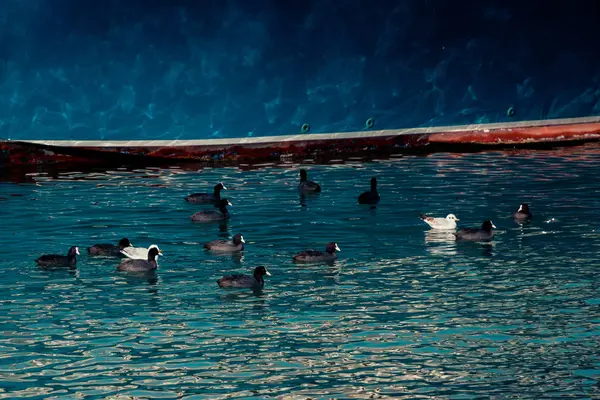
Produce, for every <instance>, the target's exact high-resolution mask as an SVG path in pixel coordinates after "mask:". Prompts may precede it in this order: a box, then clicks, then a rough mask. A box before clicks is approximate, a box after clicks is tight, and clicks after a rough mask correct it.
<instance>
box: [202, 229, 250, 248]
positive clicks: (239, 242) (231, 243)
mask: <svg viewBox="0 0 600 400" xmlns="http://www.w3.org/2000/svg"><path fill="white" fill-rule="evenodd" d="M244 243H246V241H245V240H244V237H243V236H242V234H241V233H237V234H235V235H234V236H233V238H232V240H224V239H221V240H213V241H212V242H208V243H206V244H205V245H204V248H205V249H207V250H214V251H242V250H244Z"/></svg>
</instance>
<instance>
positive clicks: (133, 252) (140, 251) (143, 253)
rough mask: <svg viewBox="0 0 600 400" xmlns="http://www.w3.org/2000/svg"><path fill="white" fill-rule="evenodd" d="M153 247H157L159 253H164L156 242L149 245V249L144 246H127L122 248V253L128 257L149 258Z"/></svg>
mask: <svg viewBox="0 0 600 400" xmlns="http://www.w3.org/2000/svg"><path fill="white" fill-rule="evenodd" d="M152 248H156V249H157V250H158V254H160V255H162V251H161V250H160V249H159V248H158V246H157V245H155V244H153V245H152V246H150V247H148V248H147V249H145V248H143V247H132V246H129V247H125V248H124V249H123V250H121V254H123V255H125V256H126V257H127V258H133V259H134V260H147V259H148V252H149V251H150V249H152Z"/></svg>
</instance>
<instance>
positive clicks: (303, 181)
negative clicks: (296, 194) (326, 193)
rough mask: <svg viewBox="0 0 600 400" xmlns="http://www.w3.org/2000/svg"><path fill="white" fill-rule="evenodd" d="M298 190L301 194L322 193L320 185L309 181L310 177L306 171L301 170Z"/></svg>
mask: <svg viewBox="0 0 600 400" xmlns="http://www.w3.org/2000/svg"><path fill="white" fill-rule="evenodd" d="M298 190H299V191H300V192H313V193H319V192H321V186H319V184H318V183H316V182H313V181H309V180H308V175H307V174H306V170H305V169H301V170H300V183H299V184H298Z"/></svg>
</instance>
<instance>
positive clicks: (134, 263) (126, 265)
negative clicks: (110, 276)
mask: <svg viewBox="0 0 600 400" xmlns="http://www.w3.org/2000/svg"><path fill="white" fill-rule="evenodd" d="M159 254H162V251H160V250H159V249H158V248H157V247H151V248H150V250H148V259H147V260H140V259H134V258H127V259H125V260H123V261H122V262H121V264H119V265H117V271H128V272H151V271H155V270H156V269H157V268H158V263H157V262H156V258H157V257H158V255H159Z"/></svg>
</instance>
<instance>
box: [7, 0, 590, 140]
mask: <svg viewBox="0 0 600 400" xmlns="http://www.w3.org/2000/svg"><path fill="white" fill-rule="evenodd" d="M510 105H514V107H515V110H516V114H515V116H514V117H512V118H511V117H507V116H506V111H507V109H508V107H509V106H510ZM587 115H600V2H598V1H593V0H589V1H587V0H577V1H575V0H571V1H558V2H555V3H554V2H551V1H535V0H532V1H499V0H495V1H494V0H486V1H441V0H407V1H377V0H370V1H363V0H325V1H310V0H291V1H285V0H209V1H200V0H196V1H193V0H189V1H187V0H161V1H159V0H153V1H149V0H129V1H125V0H121V1H118V0H102V1H100V0H3V1H2V3H1V5H0V137H10V138H12V139H25V138H30V139H41V138H57V139H69V138H80V139H99V138H112V139H143V138H157V139H168V138H186V139H192V138H210V137H244V136H248V135H254V136H263V135H278V134H289V133H297V132H300V126H301V125H302V124H303V123H305V122H307V123H310V125H311V128H312V130H311V132H330V131H347V130H361V129H364V125H365V121H366V120H367V118H369V117H373V118H375V120H376V125H375V128H377V129H384V128H399V127H412V126H428V125H440V124H465V123H475V122H497V121H506V120H523V119H539V118H557V117H575V116H587Z"/></svg>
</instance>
